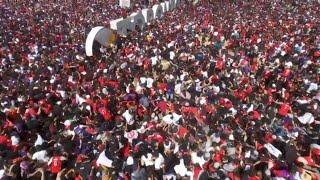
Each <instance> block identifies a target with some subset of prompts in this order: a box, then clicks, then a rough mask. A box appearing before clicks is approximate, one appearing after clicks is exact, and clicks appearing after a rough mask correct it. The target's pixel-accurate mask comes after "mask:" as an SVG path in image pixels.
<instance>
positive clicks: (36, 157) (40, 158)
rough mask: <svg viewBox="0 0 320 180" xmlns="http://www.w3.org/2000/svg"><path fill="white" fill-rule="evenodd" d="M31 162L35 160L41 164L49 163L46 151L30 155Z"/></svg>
mask: <svg viewBox="0 0 320 180" xmlns="http://www.w3.org/2000/svg"><path fill="white" fill-rule="evenodd" d="M32 159H33V160H37V161H39V162H42V163H47V162H48V161H49V157H48V153H47V151H46V150H41V151H37V152H35V153H34V154H33V155H32Z"/></svg>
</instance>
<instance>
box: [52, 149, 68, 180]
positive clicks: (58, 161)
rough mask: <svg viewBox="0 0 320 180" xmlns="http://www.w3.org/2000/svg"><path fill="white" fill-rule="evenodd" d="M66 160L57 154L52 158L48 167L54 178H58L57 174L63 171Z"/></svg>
mask: <svg viewBox="0 0 320 180" xmlns="http://www.w3.org/2000/svg"><path fill="white" fill-rule="evenodd" d="M65 160H67V159H66V158H65V157H64V156H61V155H59V154H58V153H55V154H54V156H52V157H51V158H50V160H49V162H48V165H49V167H50V171H51V173H52V174H53V176H57V174H58V173H59V172H60V171H61V169H62V161H65Z"/></svg>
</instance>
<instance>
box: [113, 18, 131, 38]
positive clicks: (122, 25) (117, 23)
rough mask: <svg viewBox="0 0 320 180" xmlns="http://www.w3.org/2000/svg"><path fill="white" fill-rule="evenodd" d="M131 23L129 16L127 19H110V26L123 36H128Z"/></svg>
mask: <svg viewBox="0 0 320 180" xmlns="http://www.w3.org/2000/svg"><path fill="white" fill-rule="evenodd" d="M129 25H130V20H129V18H126V19H123V18H119V19H116V20H112V21H110V28H111V29H112V30H115V31H117V33H118V34H119V35H122V36H126V35H127V34H128V31H127V30H128V28H129Z"/></svg>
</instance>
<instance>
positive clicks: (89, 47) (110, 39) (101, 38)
mask: <svg viewBox="0 0 320 180" xmlns="http://www.w3.org/2000/svg"><path fill="white" fill-rule="evenodd" d="M95 40H96V41H98V42H99V43H100V44H101V45H103V46H108V45H109V44H111V43H114V41H115V34H114V33H113V31H112V30H110V29H107V28H105V27H103V26H97V27H94V28H93V29H92V30H91V31H90V32H89V34H88V36H87V39H86V45H85V48H86V55H87V56H93V42H94V41H95Z"/></svg>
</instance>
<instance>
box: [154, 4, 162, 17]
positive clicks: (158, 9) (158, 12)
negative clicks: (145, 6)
mask: <svg viewBox="0 0 320 180" xmlns="http://www.w3.org/2000/svg"><path fill="white" fill-rule="evenodd" d="M152 11H153V14H154V18H155V19H160V18H161V17H162V15H163V8H162V6H161V5H159V4H155V5H154V6H153V7H152Z"/></svg>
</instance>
